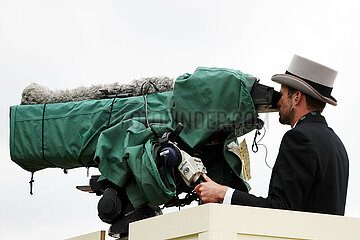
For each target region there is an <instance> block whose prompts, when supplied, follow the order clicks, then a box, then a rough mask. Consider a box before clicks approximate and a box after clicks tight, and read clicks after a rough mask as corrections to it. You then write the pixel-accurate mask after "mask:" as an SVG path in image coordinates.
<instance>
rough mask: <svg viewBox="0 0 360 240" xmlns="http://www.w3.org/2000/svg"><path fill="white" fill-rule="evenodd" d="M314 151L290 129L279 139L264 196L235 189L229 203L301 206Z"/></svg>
mask: <svg viewBox="0 0 360 240" xmlns="http://www.w3.org/2000/svg"><path fill="white" fill-rule="evenodd" d="M316 166H317V159H316V154H315V153H314V150H313V148H312V145H311V141H310V139H308V138H307V137H306V136H305V135H304V134H303V133H302V132H300V131H298V130H296V129H292V130H290V131H288V132H287V133H286V134H285V135H284V137H283V139H282V142H281V145H280V150H279V154H278V156H277V159H276V163H275V166H274V168H273V172H272V175H271V180H270V186H269V194H268V197H267V198H262V197H256V196H254V195H252V194H248V193H245V192H241V191H238V190H236V191H235V192H234V194H233V196H232V199H231V203H232V204H237V205H245V206H255V207H268V208H278V209H289V210H301V209H302V208H303V207H304V204H305V203H306V201H307V199H308V196H309V192H310V190H311V187H312V185H313V182H314V178H315V172H316Z"/></svg>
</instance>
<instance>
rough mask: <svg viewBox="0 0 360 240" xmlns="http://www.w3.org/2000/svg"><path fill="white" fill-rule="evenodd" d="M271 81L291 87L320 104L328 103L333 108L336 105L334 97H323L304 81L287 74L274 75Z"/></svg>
mask: <svg viewBox="0 0 360 240" xmlns="http://www.w3.org/2000/svg"><path fill="white" fill-rule="evenodd" d="M271 80H272V81H274V82H277V83H280V84H284V85H286V86H289V87H292V88H294V89H296V90H299V91H301V92H304V93H306V94H308V95H310V96H312V97H314V98H316V99H318V100H320V101H322V102H325V103H329V104H331V105H333V106H336V105H337V101H336V99H335V98H334V97H332V96H330V97H325V96H323V95H322V94H321V93H320V92H318V91H317V90H316V89H315V88H313V87H312V86H311V85H310V84H308V83H307V82H305V81H304V80H302V79H300V78H298V77H296V76H293V75H289V74H275V75H274V76H272V77H271Z"/></svg>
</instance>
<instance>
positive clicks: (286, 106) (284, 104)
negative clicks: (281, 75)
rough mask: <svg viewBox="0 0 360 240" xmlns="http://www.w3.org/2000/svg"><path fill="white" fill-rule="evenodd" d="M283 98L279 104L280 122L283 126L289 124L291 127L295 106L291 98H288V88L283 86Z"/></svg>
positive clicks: (281, 92) (281, 91)
mask: <svg viewBox="0 0 360 240" xmlns="http://www.w3.org/2000/svg"><path fill="white" fill-rule="evenodd" d="M280 94H281V98H280V100H279V102H278V103H277V105H278V107H279V109H280V110H279V115H280V117H279V122H280V123H281V124H289V125H291V123H292V121H293V118H294V116H293V110H294V109H293V106H292V102H291V97H288V88H287V87H286V86H284V85H281V90H280Z"/></svg>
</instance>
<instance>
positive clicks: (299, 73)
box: [195, 55, 349, 215]
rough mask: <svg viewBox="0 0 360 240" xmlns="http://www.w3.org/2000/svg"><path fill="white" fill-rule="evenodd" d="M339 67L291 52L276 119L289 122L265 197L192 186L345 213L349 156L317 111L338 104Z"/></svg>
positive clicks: (246, 201)
mask: <svg viewBox="0 0 360 240" xmlns="http://www.w3.org/2000/svg"><path fill="white" fill-rule="evenodd" d="M336 75H337V72H336V71H334V70H332V69H330V68H328V67H325V66H323V65H321V64H318V63H315V62H313V61H310V60H308V59H305V58H303V57H300V56H297V55H295V56H294V57H293V59H292V61H291V63H290V66H289V68H288V70H287V71H286V73H285V74H277V75H274V76H273V77H272V80H273V81H275V82H277V83H280V84H281V90H280V93H281V94H282V97H281V99H280V100H279V102H278V106H279V109H280V110H279V115H280V118H279V121H280V123H282V124H289V125H291V127H292V129H291V130H289V131H288V132H286V134H285V135H284V137H283V139H282V142H281V145H280V149H279V153H278V156H277V159H276V163H275V165H274V168H273V171H272V175H271V180H270V185H269V193H268V197H267V198H262V197H256V196H254V195H252V194H248V193H245V192H241V191H238V190H234V189H231V188H229V187H227V186H223V185H220V184H217V183H215V182H213V181H212V180H211V179H210V178H209V177H207V176H206V175H204V178H205V180H206V182H203V183H201V184H199V185H197V186H196V187H195V191H196V192H197V194H198V195H199V196H200V198H201V199H202V201H203V202H204V203H209V202H219V201H223V202H224V203H225V204H237V205H245V206H256V207H268V208H278V209H289V210H297V211H306V212H316V213H327V214H337V215H344V210H345V202H346V193H347V185H348V174H349V162H348V157H347V153H346V150H345V148H344V146H343V144H342V142H341V140H340V139H339V138H338V136H337V135H336V134H335V133H334V131H333V130H332V129H331V128H329V127H328V126H327V123H326V121H325V118H324V117H323V116H322V115H321V112H322V111H323V109H324V107H325V104H326V103H328V104H331V105H334V106H335V105H336V104H337V101H336V99H335V98H334V97H332V96H331V90H332V86H333V83H334V81H335V78H336Z"/></svg>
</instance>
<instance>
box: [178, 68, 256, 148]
mask: <svg viewBox="0 0 360 240" xmlns="http://www.w3.org/2000/svg"><path fill="white" fill-rule="evenodd" d="M255 80H256V78H255V77H253V76H251V75H248V74H244V73H242V72H240V71H238V70H231V69H225V68H205V67H199V68H197V69H196V71H195V72H194V74H184V75H182V76H180V77H178V78H177V79H176V81H175V87H174V100H175V113H176V115H175V120H176V121H177V122H182V123H184V125H185V128H184V130H183V132H182V133H181V135H180V136H181V138H182V139H184V140H185V142H186V143H187V144H188V145H189V146H190V147H195V146H196V145H197V144H199V143H201V142H203V141H204V140H206V139H207V138H209V137H210V136H211V135H212V134H213V133H214V131H215V130H216V129H218V128H220V127H224V126H232V125H238V124H240V123H243V122H245V121H246V120H249V119H251V118H253V117H254V116H255V115H256V111H255V106H254V103H253V101H252V98H251V95H250V91H251V88H252V86H253V84H254V82H255Z"/></svg>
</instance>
